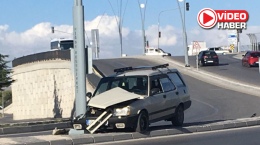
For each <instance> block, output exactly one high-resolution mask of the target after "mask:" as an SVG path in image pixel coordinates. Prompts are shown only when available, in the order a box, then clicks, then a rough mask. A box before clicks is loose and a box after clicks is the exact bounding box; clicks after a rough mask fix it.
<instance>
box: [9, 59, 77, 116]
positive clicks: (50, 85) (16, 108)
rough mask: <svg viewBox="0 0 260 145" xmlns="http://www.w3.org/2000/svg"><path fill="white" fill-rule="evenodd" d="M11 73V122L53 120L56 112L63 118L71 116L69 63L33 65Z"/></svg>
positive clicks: (71, 88)
mask: <svg viewBox="0 0 260 145" xmlns="http://www.w3.org/2000/svg"><path fill="white" fill-rule="evenodd" d="M13 71H14V73H13V79H15V80H16V81H15V82H14V83H13V85H12V95H13V106H12V107H13V109H12V110H13V115H14V119H17V120H19V119H35V118H53V117H54V116H55V114H54V112H57V111H58V112H61V111H62V113H61V115H62V117H63V118H67V117H70V116H71V111H72V109H73V103H74V81H73V75H72V72H71V64H70V61H65V60H50V61H41V62H34V63H29V64H23V65H20V66H17V67H14V68H13ZM55 97H56V106H55ZM54 110H55V111H54Z"/></svg>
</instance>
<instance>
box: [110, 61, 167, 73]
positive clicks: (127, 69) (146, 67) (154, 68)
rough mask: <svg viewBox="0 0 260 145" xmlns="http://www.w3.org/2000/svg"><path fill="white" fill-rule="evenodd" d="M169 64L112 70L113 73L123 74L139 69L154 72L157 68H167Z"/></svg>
mask: <svg viewBox="0 0 260 145" xmlns="http://www.w3.org/2000/svg"><path fill="white" fill-rule="evenodd" d="M168 66H169V64H168V63H166V64H162V65H156V66H138V67H123V68H117V69H114V72H116V73H123V72H125V71H131V70H139V69H152V70H156V69H158V68H167V69H168V70H169V68H168Z"/></svg>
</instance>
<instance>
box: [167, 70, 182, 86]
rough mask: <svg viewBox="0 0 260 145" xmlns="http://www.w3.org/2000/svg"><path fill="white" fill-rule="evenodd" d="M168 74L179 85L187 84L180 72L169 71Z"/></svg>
mask: <svg viewBox="0 0 260 145" xmlns="http://www.w3.org/2000/svg"><path fill="white" fill-rule="evenodd" d="M168 75H169V77H170V78H171V80H172V81H173V83H174V84H175V85H176V86H177V87H183V86H185V84H184V82H183V80H182V79H181V77H180V76H179V74H177V73H169V74H168Z"/></svg>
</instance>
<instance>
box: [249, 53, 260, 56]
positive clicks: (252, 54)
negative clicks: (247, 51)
mask: <svg viewBox="0 0 260 145" xmlns="http://www.w3.org/2000/svg"><path fill="white" fill-rule="evenodd" d="M251 56H252V57H260V53H257V52H255V53H251Z"/></svg>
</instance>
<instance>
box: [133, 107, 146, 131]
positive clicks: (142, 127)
mask: <svg viewBox="0 0 260 145" xmlns="http://www.w3.org/2000/svg"><path fill="white" fill-rule="evenodd" d="M148 129H149V119H148V115H147V113H146V112H144V111H142V112H141V113H140V114H139V116H138V120H137V124H136V129H135V131H136V132H145V131H147V130H148Z"/></svg>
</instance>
